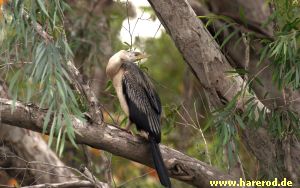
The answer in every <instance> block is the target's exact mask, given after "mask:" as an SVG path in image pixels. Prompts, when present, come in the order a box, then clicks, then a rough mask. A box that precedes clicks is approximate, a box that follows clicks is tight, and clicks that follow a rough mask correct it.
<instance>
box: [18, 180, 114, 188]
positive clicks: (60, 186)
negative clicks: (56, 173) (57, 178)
mask: <svg viewBox="0 0 300 188" xmlns="http://www.w3.org/2000/svg"><path fill="white" fill-rule="evenodd" d="M106 185H107V184H105V185H103V186H101V187H98V188H107V187H108V186H106ZM49 187H51V188H76V187H79V188H81V187H91V188H94V187H95V185H94V184H93V183H91V182H89V181H82V180H78V181H69V182H64V183H45V184H39V185H32V186H25V187H22V188H49Z"/></svg>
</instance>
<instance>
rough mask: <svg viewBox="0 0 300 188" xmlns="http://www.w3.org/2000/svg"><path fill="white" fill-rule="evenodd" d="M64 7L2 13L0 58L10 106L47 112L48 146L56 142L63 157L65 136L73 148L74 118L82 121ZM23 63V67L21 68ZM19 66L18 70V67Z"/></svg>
mask: <svg viewBox="0 0 300 188" xmlns="http://www.w3.org/2000/svg"><path fill="white" fill-rule="evenodd" d="M66 9H68V6H67V4H66V3H64V1H60V0H54V1H42V0H34V1H26V0H25V1H19V0H17V1H13V2H12V3H11V4H9V5H8V6H7V7H6V14H5V22H2V23H1V24H2V29H3V31H4V32H5V37H4V38H3V40H2V45H1V47H0V54H1V56H2V57H5V58H4V59H3V61H2V62H1V64H2V67H4V68H3V70H2V71H1V73H2V75H4V74H5V75H6V77H7V78H9V79H8V80H9V93H10V95H11V96H12V97H13V99H14V101H16V100H23V101H26V102H34V103H35V104H39V105H38V106H39V107H40V108H44V109H47V115H46V117H45V120H44V127H43V130H44V132H46V131H47V130H48V129H47V127H48V125H49V124H51V125H52V126H51V129H50V137H49V145H51V144H52V143H53V138H54V135H56V137H57V142H56V151H57V152H59V154H60V155H61V154H62V152H63V149H64V145H65V139H66V136H67V137H68V139H69V140H70V141H71V142H72V143H73V145H74V146H76V144H75V142H74V137H75V133H74V130H73V127H72V122H71V119H72V116H75V117H77V118H79V119H81V120H83V118H82V113H81V110H80V102H81V100H82V99H80V98H78V95H76V93H75V91H74V90H73V88H72V87H71V86H70V82H71V80H72V79H71V78H70V75H69V73H68V70H67V68H66V66H67V65H66V64H67V62H68V61H70V60H71V58H72V56H73V54H72V51H71V49H70V47H69V45H68V43H67V40H66V37H65V32H64V28H63V24H64V23H63V22H64V14H63V13H64V11H65V10H66ZM25 62H26V63H25ZM17 65H21V66H17Z"/></svg>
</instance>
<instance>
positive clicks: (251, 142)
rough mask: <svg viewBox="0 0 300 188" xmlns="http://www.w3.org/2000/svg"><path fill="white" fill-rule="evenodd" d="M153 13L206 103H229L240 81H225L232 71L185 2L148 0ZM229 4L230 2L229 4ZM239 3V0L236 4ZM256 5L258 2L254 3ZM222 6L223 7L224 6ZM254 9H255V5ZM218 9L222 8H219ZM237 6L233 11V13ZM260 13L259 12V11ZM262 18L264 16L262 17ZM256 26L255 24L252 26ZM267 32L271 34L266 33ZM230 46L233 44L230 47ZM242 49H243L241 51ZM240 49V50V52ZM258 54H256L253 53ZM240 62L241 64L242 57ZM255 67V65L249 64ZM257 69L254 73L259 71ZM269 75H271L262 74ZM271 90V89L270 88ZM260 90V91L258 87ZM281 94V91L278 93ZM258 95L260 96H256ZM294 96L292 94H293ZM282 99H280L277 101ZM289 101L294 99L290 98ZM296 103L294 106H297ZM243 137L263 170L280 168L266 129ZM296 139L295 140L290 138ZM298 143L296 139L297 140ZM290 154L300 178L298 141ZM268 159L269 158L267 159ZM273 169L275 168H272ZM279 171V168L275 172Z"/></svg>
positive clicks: (248, 130) (271, 89)
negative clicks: (183, 60) (226, 73)
mask: <svg viewBox="0 0 300 188" xmlns="http://www.w3.org/2000/svg"><path fill="white" fill-rule="evenodd" d="M148 1H149V2H150V4H151V6H152V8H153V9H154V10H155V12H156V15H157V16H158V18H159V19H160V21H161V23H162V24H163V25H164V27H165V29H166V31H167V32H168V33H169V34H170V36H171V37H172V39H173V41H174V42H175V44H176V46H177V48H178V49H179V51H180V52H181V53H182V55H183V57H184V59H185V61H186V63H187V64H188V65H189V67H190V68H191V69H192V72H193V73H194V75H195V76H196V78H197V79H198V80H199V82H200V83H201V85H202V87H204V89H205V91H206V92H207V93H208V96H209V98H208V100H209V101H210V102H211V104H213V105H214V107H220V106H222V103H221V102H220V101H221V100H222V99H226V100H227V101H230V100H231V99H232V98H233V96H234V95H235V94H237V92H238V91H240V89H241V88H240V86H241V78H236V79H233V78H228V77H226V75H225V71H228V70H232V69H233V68H232V66H231V65H230V63H229V62H228V61H227V59H226V58H225V57H224V55H223V54H222V52H221V50H220V49H219V47H218V45H217V44H216V42H215V41H214V39H213V38H212V37H211V35H210V34H209V32H208V31H207V30H206V29H205V27H204V26H203V24H202V23H201V22H200V21H199V20H198V18H197V17H196V14H195V13H194V11H193V10H192V8H191V7H190V5H189V4H188V2H187V1H179V0H177V1H172V0H163V1H161V0H148ZM218 2H219V4H222V5H224V2H223V1H222V2H221V1H218ZM229 2H230V1H229ZM239 2H240V1H239ZM242 2H244V4H246V3H247V4H248V2H246V1H242ZM255 2H257V1H255ZM224 7H225V6H224ZM253 7H257V6H256V5H255V6H254V5H253ZM218 8H219V9H217V10H220V9H222V6H221V5H220V6H218ZM250 8H251V5H249V6H247V7H246V8H245V9H246V10H248V9H250ZM199 10H201V6H200V8H199V6H198V7H197V11H199ZM236 10H237V9H236V7H235V8H234V11H236ZM259 10H260V9H259ZM262 17H264V18H265V17H266V16H265V15H263V16H262ZM254 25H255V24H254ZM261 32H262V33H264V32H263V31H261ZM266 33H270V31H269V30H268V31H267V32H266ZM231 46H232V44H231ZM244 49H245V48H244ZM239 50H241V49H239ZM239 50H237V51H238V52H237V53H236V54H239V55H240V56H241V54H242V56H243V55H244V52H245V51H242V52H241V51H239ZM256 55H257V54H256ZM239 59H243V61H241V62H242V63H244V58H242V57H239ZM251 59H252V60H253V62H255V63H256V62H257V59H253V58H252V56H251ZM251 67H255V65H251ZM259 70H261V69H258V70H256V71H259ZM265 75H267V76H270V74H265ZM270 81H271V79H270V78H268V79H267V82H268V83H267V84H266V85H267V86H266V87H267V88H266V89H267V90H268V89H269V90H270V91H271V92H273V94H274V95H275V96H276V95H277V94H278V93H276V92H275V90H274V88H273V86H271V84H270ZM269 87H270V88H269ZM260 89H261V88H260ZM279 93H280V92H279ZM258 96H262V95H260V93H259V95H258ZM292 96H293V95H292ZM280 99H282V98H280ZM292 99H295V97H294V98H292ZM297 103H298V102H296V104H295V103H293V105H294V106H297ZM243 135H244V138H245V141H246V144H247V145H248V146H249V148H250V150H251V151H252V152H253V153H254V155H255V156H256V157H257V158H258V159H259V161H260V162H262V164H263V166H264V167H269V166H274V165H280V164H278V163H276V161H277V160H278V157H279V156H280V154H278V153H276V151H277V149H280V147H282V146H281V145H280V144H279V145H276V143H275V142H276V141H275V140H276V139H274V138H272V137H271V136H270V135H269V134H268V132H267V130H265V129H264V128H259V129H258V130H255V129H252V128H246V129H245V130H244V131H243ZM292 140H295V139H292ZM296 140H297V139H296ZM290 146H291V151H292V152H293V154H295V156H293V157H290V158H291V160H292V164H294V165H295V166H294V167H296V168H293V169H294V173H296V174H297V176H299V174H298V173H299V171H298V170H297V169H299V166H298V165H299V164H300V161H299V156H300V155H299V149H297V148H299V142H297V141H292V142H291V145H290ZM281 154H282V153H281ZM268 157H270V158H268ZM275 168H276V167H275ZM279 169H282V168H280V167H278V169H277V171H280V170H279Z"/></svg>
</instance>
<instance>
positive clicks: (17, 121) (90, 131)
mask: <svg viewBox="0 0 300 188" xmlns="http://www.w3.org/2000/svg"><path fill="white" fill-rule="evenodd" d="M0 113H1V117H2V119H1V120H2V122H3V123H7V124H10V125H13V126H18V127H23V128H26V129H30V130H34V131H37V132H42V128H43V120H44V117H45V115H46V112H44V111H42V110H41V109H39V108H37V107H34V106H25V105H23V104H22V103H19V102H16V103H15V108H13V101H11V100H8V99H0ZM72 123H73V127H74V131H75V132H76V138H75V140H76V142H77V143H78V144H86V145H89V146H91V147H94V148H97V149H102V150H106V151H108V152H111V153H113V154H115V155H118V156H122V157H124V158H127V159H130V160H133V161H136V162H139V163H142V164H145V165H147V166H150V167H152V166H153V165H152V159H151V157H149V156H150V153H149V151H150V149H149V146H148V142H147V141H146V140H144V138H142V137H139V136H132V135H131V134H129V133H127V132H125V131H123V130H121V129H119V128H117V127H114V126H111V125H107V124H105V125H103V126H99V125H98V123H97V122H96V123H94V126H91V125H90V124H88V123H83V122H80V121H79V120H78V119H75V118H73V119H72ZM50 124H51V123H50ZM160 149H161V152H162V155H163V158H164V162H165V164H166V166H167V168H168V170H169V173H170V175H171V177H173V178H176V179H178V180H181V181H184V182H186V183H189V184H192V185H195V186H197V187H209V186H210V184H209V181H210V180H230V179H231V180H234V179H236V178H234V177H232V176H229V175H227V174H225V173H222V172H220V171H218V170H217V169H215V168H213V167H211V166H209V165H207V164H205V163H203V162H201V161H199V160H197V159H194V158H192V157H189V156H187V155H185V154H183V153H181V152H179V151H176V150H174V149H171V148H168V147H167V146H164V145H161V146H160Z"/></svg>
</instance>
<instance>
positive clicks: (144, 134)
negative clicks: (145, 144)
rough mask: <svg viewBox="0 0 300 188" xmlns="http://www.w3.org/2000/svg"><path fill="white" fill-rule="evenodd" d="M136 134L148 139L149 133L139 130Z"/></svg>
mask: <svg viewBox="0 0 300 188" xmlns="http://www.w3.org/2000/svg"><path fill="white" fill-rule="evenodd" d="M138 135H140V136H141V137H143V138H145V139H146V140H148V137H149V134H148V133H147V132H145V131H141V132H140V133H139V134H138Z"/></svg>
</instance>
